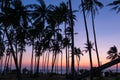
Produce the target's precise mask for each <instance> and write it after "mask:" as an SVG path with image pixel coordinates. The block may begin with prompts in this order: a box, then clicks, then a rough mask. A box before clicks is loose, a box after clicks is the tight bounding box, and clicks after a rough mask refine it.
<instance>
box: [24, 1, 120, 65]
mask: <svg viewBox="0 0 120 80" xmlns="http://www.w3.org/2000/svg"><path fill="white" fill-rule="evenodd" d="M44 1H45V2H46V4H55V5H58V4H59V3H60V2H62V1H67V0H44ZM80 1H81V0H72V7H73V9H74V10H77V9H78V6H79V4H80ZM99 1H101V2H102V3H103V4H104V8H102V9H101V10H99V14H97V15H96V17H95V28H96V36H97V42H98V49H99V54H100V60H101V63H102V64H104V63H106V62H107V61H109V60H106V56H107V51H108V50H109V48H110V47H112V46H113V45H116V46H117V48H118V50H119V51H120V14H119V13H118V14H116V12H115V11H113V10H111V9H110V8H111V7H108V6H106V5H107V4H108V3H110V2H112V1H113V0H99ZM23 2H24V4H31V3H36V0H23ZM76 16H77V21H76V23H75V32H77V33H78V35H75V46H77V47H80V48H81V49H85V48H84V47H85V45H84V43H86V37H85V28H84V22H83V16H82V13H80V12H77V13H76ZM87 18H88V19H87V21H88V27H89V33H90V40H91V41H92V42H93V33H92V26H91V18H90V16H89V15H88V16H87ZM95 56H96V55H95V53H94V52H93V57H94V60H93V61H94V63H96V62H97V60H96V57H95ZM84 60H86V62H88V64H89V59H88V53H85V54H84V56H83V57H82V58H81V64H83V63H84Z"/></svg>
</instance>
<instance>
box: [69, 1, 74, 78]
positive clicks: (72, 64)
mask: <svg viewBox="0 0 120 80" xmlns="http://www.w3.org/2000/svg"><path fill="white" fill-rule="evenodd" d="M69 8H70V27H71V50H72V58H71V73H72V79H73V80H74V74H75V67H74V24H73V17H72V15H73V13H72V3H71V0H69Z"/></svg>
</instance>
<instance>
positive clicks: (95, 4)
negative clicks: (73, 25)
mask: <svg viewBox="0 0 120 80" xmlns="http://www.w3.org/2000/svg"><path fill="white" fill-rule="evenodd" d="M84 5H85V11H86V12H88V13H89V12H90V14H91V19H92V27H93V35H94V43H95V49H96V55H97V60H98V66H100V59H99V53H98V48H97V40H96V32H95V21H94V18H95V15H96V13H97V12H98V8H102V7H103V4H102V3H101V2H99V1H98V0H89V1H88V0H84Z"/></svg>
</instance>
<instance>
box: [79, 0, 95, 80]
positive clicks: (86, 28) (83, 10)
mask: <svg viewBox="0 0 120 80" xmlns="http://www.w3.org/2000/svg"><path fill="white" fill-rule="evenodd" d="M80 8H81V9H82V13H83V18H84V24H85V30H86V37H87V44H88V52H89V59H90V69H91V70H92V69H93V63H92V54H91V48H90V45H89V42H90V39H89V33H88V26H87V21H86V13H85V1H84V0H81V5H80ZM90 78H91V80H93V75H92V74H91V76H90Z"/></svg>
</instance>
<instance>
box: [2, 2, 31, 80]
mask: <svg viewBox="0 0 120 80" xmlns="http://www.w3.org/2000/svg"><path fill="white" fill-rule="evenodd" d="M6 1H7V2H6V3H5V4H3V6H2V9H1V18H0V23H1V25H2V27H3V30H4V32H5V34H6V38H7V39H8V43H9V46H10V49H11V54H12V56H13V59H14V62H15V66H16V70H17V76H18V80H19V79H20V67H19V63H18V56H17V52H15V50H14V49H15V48H14V46H13V45H14V43H13V40H15V36H10V35H9V34H11V32H12V34H16V33H17V29H18V28H20V27H24V28H27V27H28V21H29V18H28V16H27V15H28V11H26V8H25V7H24V6H23V5H22V2H21V0H14V1H10V0H6ZM16 41H17V40H16Z"/></svg>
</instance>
